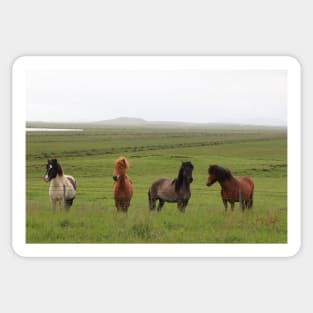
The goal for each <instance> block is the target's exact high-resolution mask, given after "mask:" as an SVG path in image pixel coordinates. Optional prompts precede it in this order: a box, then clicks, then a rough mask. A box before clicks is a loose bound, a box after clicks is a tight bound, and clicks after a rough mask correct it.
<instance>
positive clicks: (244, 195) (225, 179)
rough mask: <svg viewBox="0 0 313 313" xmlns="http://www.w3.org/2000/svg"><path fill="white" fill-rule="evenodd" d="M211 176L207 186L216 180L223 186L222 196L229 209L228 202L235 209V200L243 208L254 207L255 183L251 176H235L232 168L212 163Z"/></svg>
mask: <svg viewBox="0 0 313 313" xmlns="http://www.w3.org/2000/svg"><path fill="white" fill-rule="evenodd" d="M208 173H209V177H208V182H207V186H211V185H213V184H214V183H215V182H216V181H218V182H219V184H220V185H221V187H222V190H221V196H222V200H223V203H224V206H225V210H226V211H227V202H229V203H230V205H231V209H232V210H234V206H235V202H239V203H240V207H241V209H242V210H244V209H245V208H248V209H250V208H252V205H253V190H254V184H253V181H252V179H251V178H250V177H247V176H245V177H239V178H235V177H234V176H233V175H232V173H231V172H230V170H228V169H224V168H223V167H221V166H218V165H211V166H210V167H209V169H208Z"/></svg>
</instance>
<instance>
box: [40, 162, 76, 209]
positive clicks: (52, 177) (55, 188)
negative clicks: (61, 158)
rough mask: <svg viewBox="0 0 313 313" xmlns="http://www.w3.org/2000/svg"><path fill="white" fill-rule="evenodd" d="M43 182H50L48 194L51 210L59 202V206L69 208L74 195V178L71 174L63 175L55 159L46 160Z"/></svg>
mask: <svg viewBox="0 0 313 313" xmlns="http://www.w3.org/2000/svg"><path fill="white" fill-rule="evenodd" d="M44 181H45V182H47V183H48V182H50V187H49V196H50V203H51V207H52V209H53V210H55V208H56V203H57V202H59V205H60V208H65V209H69V208H70V207H71V206H72V204H73V200H74V198H75V196H76V180H75V178H74V177H73V176H70V175H64V174H63V169H62V167H61V165H60V164H59V163H58V161H57V160H56V159H52V160H48V163H47V171H46V174H45V176H44Z"/></svg>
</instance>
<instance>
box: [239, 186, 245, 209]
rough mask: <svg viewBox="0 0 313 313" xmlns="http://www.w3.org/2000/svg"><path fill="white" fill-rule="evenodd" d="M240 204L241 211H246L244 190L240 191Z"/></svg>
mask: <svg viewBox="0 0 313 313" xmlns="http://www.w3.org/2000/svg"><path fill="white" fill-rule="evenodd" d="M239 204H240V208H241V210H242V211H244V209H245V202H244V200H243V198H242V190H241V189H239Z"/></svg>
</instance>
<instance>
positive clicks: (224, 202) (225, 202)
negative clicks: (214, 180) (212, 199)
mask: <svg viewBox="0 0 313 313" xmlns="http://www.w3.org/2000/svg"><path fill="white" fill-rule="evenodd" d="M222 200H223V204H224V208H225V212H226V211H227V200H225V199H222Z"/></svg>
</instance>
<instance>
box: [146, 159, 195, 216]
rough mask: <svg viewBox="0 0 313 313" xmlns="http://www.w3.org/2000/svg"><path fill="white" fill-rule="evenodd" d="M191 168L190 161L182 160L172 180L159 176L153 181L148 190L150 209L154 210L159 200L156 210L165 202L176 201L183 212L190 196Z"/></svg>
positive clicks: (159, 209)
mask: <svg viewBox="0 0 313 313" xmlns="http://www.w3.org/2000/svg"><path fill="white" fill-rule="evenodd" d="M192 170H193V165H192V164H191V162H183V163H182V165H181V167H180V169H179V173H178V177H177V178H175V179H173V180H172V179H167V178H159V179H157V180H156V181H154V182H153V183H152V185H151V186H150V188H149V191H148V197H149V208H150V210H151V211H152V210H155V206H156V202H157V200H159V204H158V207H157V210H158V211H161V209H162V207H163V205H164V203H165V202H177V208H178V209H179V210H180V211H181V212H185V209H186V207H187V204H188V201H189V199H190V197H191V192H190V184H191V183H192V181H193V178H192Z"/></svg>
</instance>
